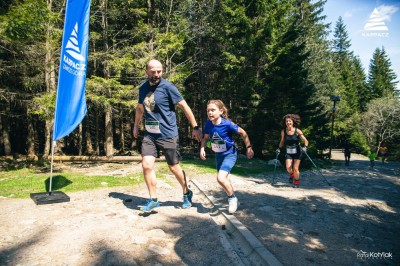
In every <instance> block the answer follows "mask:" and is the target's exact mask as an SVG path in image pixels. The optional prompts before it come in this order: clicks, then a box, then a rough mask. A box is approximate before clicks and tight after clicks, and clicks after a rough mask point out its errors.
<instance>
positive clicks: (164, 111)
mask: <svg viewBox="0 0 400 266" xmlns="http://www.w3.org/2000/svg"><path fill="white" fill-rule="evenodd" d="M145 72H146V74H147V78H148V80H147V81H146V82H144V83H143V84H142V85H141V86H140V88H139V101H138V105H137V107H136V115H135V125H134V128H133V136H134V137H135V138H137V137H138V134H139V123H140V122H141V120H142V118H143V115H144V116H145V129H146V131H145V136H144V138H143V142H142V168H143V174H144V179H145V182H146V185H147V188H148V190H149V194H150V199H149V200H148V201H147V203H146V204H145V205H144V206H142V207H141V210H142V211H145V212H150V211H151V210H153V209H154V208H155V207H158V206H160V203H159V202H158V199H157V194H156V184H157V180H156V173H155V171H154V162H155V159H156V157H157V153H158V150H160V149H161V150H162V151H163V152H164V155H165V159H166V161H167V163H168V167H169V170H170V171H171V172H172V173H173V174H174V175H175V177H176V179H177V180H178V182H179V183H180V184H181V186H182V190H183V205H182V208H184V209H186V208H190V207H191V206H192V196H193V193H192V191H191V190H190V189H188V187H187V184H186V178H185V176H184V172H183V170H182V168H181V166H180V165H179V160H180V154H179V151H178V147H179V136H178V126H177V123H176V113H175V106H178V107H179V108H181V109H182V111H183V112H184V114H185V116H186V118H187V119H188V120H189V123H190V125H191V126H192V127H193V132H192V138H194V139H196V140H197V141H201V139H202V133H201V131H200V129H199V126H198V125H197V122H196V119H195V118H194V115H193V112H192V110H191V109H190V107H189V106H188V104H187V103H186V101H185V100H184V99H183V97H182V95H181V94H180V93H179V91H178V89H177V88H176V87H175V86H174V85H173V84H172V83H170V82H169V81H167V80H165V79H163V78H162V74H163V66H162V64H161V62H160V61H158V60H150V61H149V62H148V63H147V64H146V70H145Z"/></svg>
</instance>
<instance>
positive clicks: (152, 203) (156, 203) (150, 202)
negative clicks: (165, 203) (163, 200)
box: [140, 199, 160, 212]
mask: <svg viewBox="0 0 400 266" xmlns="http://www.w3.org/2000/svg"><path fill="white" fill-rule="evenodd" d="M158 206H160V202H159V201H153V200H152V199H149V200H148V201H147V202H146V204H145V205H144V206H142V207H140V210H141V211H144V212H151V211H152V210H153V209H154V208H156V207H158Z"/></svg>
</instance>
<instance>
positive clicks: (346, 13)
mask: <svg viewBox="0 0 400 266" xmlns="http://www.w3.org/2000/svg"><path fill="white" fill-rule="evenodd" d="M352 16H353V13H352V12H351V11H346V12H345V13H344V15H343V17H345V18H351V17H352Z"/></svg>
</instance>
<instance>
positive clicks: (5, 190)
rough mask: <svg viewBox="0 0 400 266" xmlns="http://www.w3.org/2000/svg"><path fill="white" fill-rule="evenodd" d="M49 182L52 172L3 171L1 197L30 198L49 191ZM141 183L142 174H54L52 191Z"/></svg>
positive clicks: (34, 170)
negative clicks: (35, 194)
mask: <svg viewBox="0 0 400 266" xmlns="http://www.w3.org/2000/svg"><path fill="white" fill-rule="evenodd" d="M49 180H50V171H49V172H47V173H43V172H38V171H37V169H32V168H21V169H15V170H7V171H2V172H0V196H1V197H7V198H28V197H29V196H30V193H37V192H45V191H48V188H49ZM140 182H143V175H141V174H132V175H128V176H124V177H120V176H118V177H114V176H86V175H83V174H76V173H55V174H54V173H53V178H52V191H56V190H58V191H63V192H76V191H85V190H91V189H96V188H100V187H117V186H131V185H134V184H138V183H140ZM106 183H107V184H106Z"/></svg>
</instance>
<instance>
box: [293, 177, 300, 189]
mask: <svg viewBox="0 0 400 266" xmlns="http://www.w3.org/2000/svg"><path fill="white" fill-rule="evenodd" d="M293 186H294V187H299V186H300V180H299V179H295V180H294V183H293Z"/></svg>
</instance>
